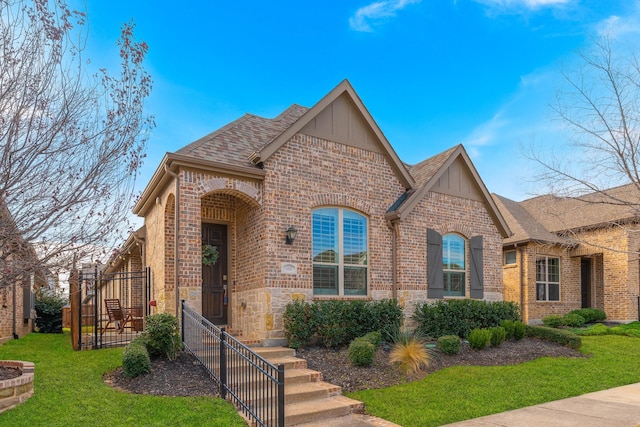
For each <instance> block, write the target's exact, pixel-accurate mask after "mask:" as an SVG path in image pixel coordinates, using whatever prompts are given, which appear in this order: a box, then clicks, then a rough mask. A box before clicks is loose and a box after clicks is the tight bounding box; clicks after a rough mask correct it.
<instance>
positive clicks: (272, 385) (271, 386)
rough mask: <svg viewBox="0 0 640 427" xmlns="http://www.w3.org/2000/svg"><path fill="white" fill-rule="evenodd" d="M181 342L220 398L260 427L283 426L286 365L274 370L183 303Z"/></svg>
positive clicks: (269, 364)
mask: <svg viewBox="0 0 640 427" xmlns="http://www.w3.org/2000/svg"><path fill="white" fill-rule="evenodd" d="M182 342H183V343H184V347H185V350H187V351H189V352H190V353H192V354H193V355H194V356H195V357H196V358H197V359H198V360H199V361H200V363H202V365H203V366H204V367H205V369H207V371H208V372H209V374H210V375H211V377H212V378H213V379H214V380H215V381H216V383H217V384H218V385H219V387H220V396H221V397H222V398H223V399H228V400H230V401H231V402H232V403H234V404H235V405H236V407H237V408H238V410H239V411H241V412H242V413H243V414H244V415H245V416H246V417H247V418H249V419H250V420H251V421H252V422H255V423H256V424H257V425H260V426H278V427H282V426H284V365H278V366H275V365H273V364H272V363H270V362H269V361H268V360H266V359H264V358H263V357H262V356H260V355H259V354H257V353H255V352H254V351H252V350H251V349H250V348H249V347H247V346H246V345H244V344H242V343H241V342H240V341H238V340H237V339H235V338H234V337H233V336H231V335H229V334H228V333H226V332H225V330H224V328H218V327H217V326H215V325H214V324H213V323H211V322H209V321H208V320H207V319H205V318H204V317H202V316H201V315H200V314H199V313H196V312H195V311H194V310H193V309H192V308H191V307H189V306H188V305H187V304H186V303H185V301H184V300H183V301H182Z"/></svg>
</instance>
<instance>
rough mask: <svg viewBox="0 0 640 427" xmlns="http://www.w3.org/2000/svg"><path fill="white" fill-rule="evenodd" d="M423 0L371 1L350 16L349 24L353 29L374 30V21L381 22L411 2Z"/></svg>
mask: <svg viewBox="0 0 640 427" xmlns="http://www.w3.org/2000/svg"><path fill="white" fill-rule="evenodd" d="M421 1H422V0H385V1H377V2H374V3H370V4H368V5H366V6H364V7H361V8H360V9H358V10H357V11H356V13H355V14H354V15H353V16H352V17H351V18H349V26H350V27H351V29H352V30H355V31H363V32H372V31H373V29H372V28H371V26H372V24H373V23H376V22H380V21H382V20H386V19H389V18H392V17H394V16H396V12H397V11H399V10H402V9H404V8H405V7H406V6H408V5H410V4H416V3H420V2H421Z"/></svg>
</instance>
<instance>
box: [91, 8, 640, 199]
mask: <svg viewBox="0 0 640 427" xmlns="http://www.w3.org/2000/svg"><path fill="white" fill-rule="evenodd" d="M86 11H87V12H88V15H89V18H88V22H89V44H88V56H89V57H91V59H92V64H94V65H96V66H100V67H102V66H106V67H107V68H109V69H112V70H113V71H114V72H115V71H116V68H117V49H116V46H115V42H116V40H117V38H118V35H119V34H118V33H119V27H120V25H121V24H122V23H123V22H127V21H129V20H131V19H133V20H134V21H135V23H136V37H137V38H138V39H139V40H144V41H146V42H147V43H148V44H149V46H150V51H149V56H148V58H147V62H146V67H147V69H148V71H149V72H150V74H151V75H152V77H153V80H154V88H153V93H152V96H151V98H150V100H149V101H148V103H147V109H148V110H147V111H148V112H149V113H150V114H153V115H155V117H156V123H157V127H156V128H155V129H154V131H153V134H152V135H151V138H150V140H149V146H148V158H147V159H146V161H145V165H144V168H143V171H142V175H141V177H140V181H141V185H140V186H141V188H140V189H142V188H143V187H144V185H146V183H147V182H148V180H149V178H150V177H151V175H152V174H153V172H154V171H155V168H156V167H157V166H158V164H159V162H160V160H161V159H162V156H163V155H164V153H165V152H170V151H176V150H178V149H179V148H180V147H182V146H184V145H186V144H188V143H190V142H192V141H194V140H195V139H197V138H199V137H201V136H203V135H206V134H208V133H209V132H212V131H214V130H216V129H217V128H219V127H221V126H223V125H224V124H226V123H228V122H230V121H232V120H234V119H236V118H238V117H239V116H241V115H243V114H244V113H247V112H248V113H252V114H256V115H260V116H264V117H274V116H276V115H277V114H279V113H280V112H281V111H282V110H284V109H285V108H287V107H288V106H289V105H291V104H293V103H296V104H300V105H304V106H307V107H311V106H312V105H313V104H314V103H316V102H317V101H318V100H319V99H320V98H322V97H323V96H324V95H325V94H326V93H327V92H329V91H330V90H331V89H332V88H333V87H335V86H336V85H337V84H338V83H339V82H340V81H342V80H343V79H345V78H347V79H349V81H350V82H351V84H352V85H353V86H354V88H355V90H356V92H358V94H359V95H360V97H361V98H362V100H363V102H364V103H365V105H366V106H367V108H368V109H369V111H370V112H371V114H372V115H373V117H374V119H375V120H376V122H377V123H378V125H379V126H380V128H381V129H382V131H383V132H384V134H385V135H386V137H387V139H388V140H389V141H390V143H391V144H392V146H393V147H394V148H395V150H396V152H397V153H398V155H399V156H400V158H401V159H402V160H403V161H405V162H407V163H411V164H413V163H418V162H420V161H422V160H424V159H426V158H428V157H431V156H433V155H435V154H437V153H439V152H441V151H444V150H446V149H447V148H449V147H451V146H453V145H455V144H459V143H462V144H464V145H465V147H466V149H467V151H468V152H469V154H470V155H471V158H472V160H473V162H474V164H475V165H476V168H477V169H478V171H479V173H480V175H481V177H482V178H483V180H484V182H485V184H486V185H487V187H488V189H489V191H491V192H495V193H498V194H501V195H503V196H506V197H509V198H512V199H515V200H522V199H525V198H528V197H530V196H531V195H532V194H535V193H536V192H540V191H543V190H544V189H541V188H540V186H539V185H538V184H536V183H535V182H532V180H531V178H532V177H533V176H534V174H535V170H534V165H533V163H532V162H531V161H529V160H527V159H525V158H524V157H523V152H524V151H526V147H527V146H529V145H530V144H532V143H533V144H535V145H536V146H537V147H538V148H539V149H541V150H543V151H544V150H550V149H552V148H553V147H560V146H564V145H566V144H567V141H568V135H567V134H566V132H565V131H564V129H563V126H562V124H561V123H560V122H558V121H556V120H553V116H552V115H551V111H550V109H549V107H548V106H549V104H550V103H552V102H554V99H555V95H556V92H557V90H558V89H559V88H560V87H561V85H562V78H561V74H560V73H561V71H562V70H566V69H568V68H570V67H571V66H572V65H574V63H575V52H576V51H577V50H579V49H584V48H586V47H588V46H589V44H590V43H591V41H592V40H593V39H594V37H598V36H599V35H601V34H603V33H608V34H610V35H614V36H616V37H617V36H618V35H623V34H627V35H629V34H632V35H633V34H635V35H636V36H637V32H638V31H640V1H636V0H606V1H602V0H594V1H592V0H422V1H420V0H382V1H371V0H349V1H333V0H323V1H305V2H300V1H277V0H273V1H268V2H267V1H233V2H228V1H225V2H220V1H213V0H210V1H184V2H179V3H176V2H163V1H158V0H156V1H142V0H110V1H103V0H86Z"/></svg>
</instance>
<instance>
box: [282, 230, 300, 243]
mask: <svg viewBox="0 0 640 427" xmlns="http://www.w3.org/2000/svg"><path fill="white" fill-rule="evenodd" d="M297 235H298V230H296V229H295V228H294V227H293V225H290V226H289V228H287V230H286V231H285V232H284V242H285V243H286V244H287V245H292V244H293V241H294V240H296V236H297Z"/></svg>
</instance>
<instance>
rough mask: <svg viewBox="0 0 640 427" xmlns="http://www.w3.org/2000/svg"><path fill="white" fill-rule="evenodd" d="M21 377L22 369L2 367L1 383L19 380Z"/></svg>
mask: <svg viewBox="0 0 640 427" xmlns="http://www.w3.org/2000/svg"><path fill="white" fill-rule="evenodd" d="M20 375H22V370H21V369H20V368H15V367H10V366H0V381H3V380H10V379H13V378H17V377H19V376H20Z"/></svg>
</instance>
